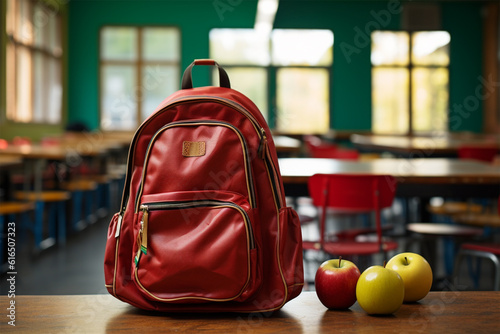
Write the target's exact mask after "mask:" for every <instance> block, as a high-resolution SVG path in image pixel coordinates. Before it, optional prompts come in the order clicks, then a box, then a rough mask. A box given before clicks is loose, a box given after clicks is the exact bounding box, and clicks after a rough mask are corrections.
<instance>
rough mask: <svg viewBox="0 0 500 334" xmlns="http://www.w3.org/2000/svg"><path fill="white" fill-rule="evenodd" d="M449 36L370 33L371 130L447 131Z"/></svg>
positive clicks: (382, 131)
mask: <svg viewBox="0 0 500 334" xmlns="http://www.w3.org/2000/svg"><path fill="white" fill-rule="evenodd" d="M449 46H450V34H449V33H448V32H446V31H420V32H412V33H409V32H402V31H374V32H373V33H372V53H371V62H372V110H373V114H372V117H373V118H372V129H373V132H375V133H380V134H414V133H419V134H425V133H435V132H444V131H447V124H448V113H447V110H448V100H449V98H448V85H449V69H448V66H449V63H450V57H449Z"/></svg>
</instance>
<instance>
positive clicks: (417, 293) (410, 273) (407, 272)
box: [386, 253, 432, 302]
mask: <svg viewBox="0 0 500 334" xmlns="http://www.w3.org/2000/svg"><path fill="white" fill-rule="evenodd" d="M386 268H389V269H392V270H394V271H396V272H397V273H398V274H399V275H400V276H401V278H402V279H403V283H404V285H405V298H404V302H416V301H417V300H420V299H422V298H424V297H425V296H426V295H427V293H429V290H430V289H431V286H432V269H431V266H430V265H429V262H427V260H426V259H424V258H423V257H422V256H421V255H419V254H415V253H401V254H398V255H395V256H394V257H393V258H392V259H390V260H389V262H387V265H386Z"/></svg>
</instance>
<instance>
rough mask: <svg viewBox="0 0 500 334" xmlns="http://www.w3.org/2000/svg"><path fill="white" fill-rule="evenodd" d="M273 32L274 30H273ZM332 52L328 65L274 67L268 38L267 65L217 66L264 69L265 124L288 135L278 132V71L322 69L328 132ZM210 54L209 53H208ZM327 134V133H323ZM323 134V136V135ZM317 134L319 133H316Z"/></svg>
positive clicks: (270, 41)
mask: <svg viewBox="0 0 500 334" xmlns="http://www.w3.org/2000/svg"><path fill="white" fill-rule="evenodd" d="M238 29H245V28H235V29H234V30H238ZM318 29H319V28H317V29H305V28H304V29H299V28H293V29H286V28H276V30H318ZM273 30H275V29H273ZM323 30H329V31H331V33H332V34H334V33H333V31H332V30H330V29H323ZM271 34H272V32H271V33H270V35H271ZM333 51H334V46H332V50H331V52H332V62H331V63H330V64H329V65H289V66H286V65H275V64H273V59H272V38H270V37H269V41H268V52H269V64H267V65H257V64H244V63H231V64H226V63H224V62H223V61H221V62H219V64H220V65H221V66H222V67H224V69H231V68H245V69H251V68H259V69H264V70H265V71H266V73H267V92H266V97H267V123H268V125H269V127H270V128H271V129H272V130H274V131H276V132H280V133H288V132H287V131H284V130H278V128H277V126H278V122H279V120H278V117H279V116H278V114H279V110H278V105H277V100H278V89H279V87H278V79H277V73H278V71H279V70H280V69H322V70H325V71H326V72H327V81H328V88H327V94H328V114H327V116H328V120H327V122H328V127H327V128H328V129H329V130H330V129H331V128H332V124H331V122H332V94H331V87H332V78H333V57H334V55H333ZM210 54H211V52H210ZM216 77H217V76H215V75H213V74H212V75H211V83H212V85H215V84H216V82H217V81H216V80H217V79H216ZM230 79H231V78H230ZM325 133H327V132H325ZM325 133H323V134H325ZM291 134H293V135H300V134H311V133H309V132H307V133H295V132H293V133H291ZM318 134H319V133H318Z"/></svg>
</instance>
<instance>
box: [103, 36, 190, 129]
mask: <svg viewBox="0 0 500 334" xmlns="http://www.w3.org/2000/svg"><path fill="white" fill-rule="evenodd" d="M100 44H101V45H100V93H101V98H100V99H101V129H103V130H133V129H135V128H137V126H138V125H139V124H140V123H141V122H142V121H143V120H144V119H146V118H147V117H148V116H149V115H150V114H151V113H152V112H153V111H154V110H155V109H156V107H157V106H158V105H159V104H160V103H161V101H163V100H164V99H165V98H166V97H167V96H168V95H170V94H172V93H173V92H175V91H176V90H178V89H179V65H180V64H179V63H180V33H179V30H178V29H177V28H172V27H126V26H123V27H115V26H113V27H111V26H108V27H103V28H102V29H101V32H100Z"/></svg>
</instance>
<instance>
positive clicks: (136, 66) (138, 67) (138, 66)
mask: <svg viewBox="0 0 500 334" xmlns="http://www.w3.org/2000/svg"><path fill="white" fill-rule="evenodd" d="M106 28H133V29H135V30H136V31H137V39H136V45H135V47H136V49H135V51H136V52H137V58H136V59H135V60H107V59H102V46H101V38H102V31H103V30H104V29H106ZM148 28H172V29H175V30H176V31H177V34H178V45H177V49H178V50H179V54H178V59H177V61H172V60H157V59H156V60H144V59H143V57H142V52H141V51H142V40H143V38H142V37H143V34H142V31H143V30H144V29H148ZM98 41H99V47H98V49H99V50H98V62H99V66H98V68H99V69H98V71H99V73H98V77H99V84H98V101H99V110H98V115H99V128H100V129H101V130H103V131H107V132H127V131H131V130H130V129H115V128H112V129H105V128H103V127H102V122H103V115H104V106H103V90H102V89H103V83H104V81H103V76H104V75H103V70H102V67H103V65H120V66H123V65H125V66H132V68H133V72H134V73H135V77H136V80H135V82H134V87H135V89H134V92H132V95H133V96H134V102H135V104H136V115H135V120H134V121H135V127H134V128H137V127H138V126H139V125H140V124H141V123H142V122H143V119H142V114H143V111H142V103H141V102H142V91H141V93H140V94H141V96H140V97H137V88H140V87H143V75H142V73H141V71H142V68H143V67H144V66H145V65H146V66H147V64H153V65H160V66H173V67H175V68H176V70H177V73H178V77H177V80H176V81H177V82H178V83H179V84H178V85H179V87H178V88H180V77H181V75H182V73H181V62H182V49H181V46H182V35H181V29H180V28H179V27H178V26H176V25H153V24H148V25H128V24H116V25H114V24H106V25H103V26H101V27H100V29H99V38H98ZM165 97H166V96H165ZM151 112H153V110H151ZM132 131H133V130H132Z"/></svg>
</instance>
